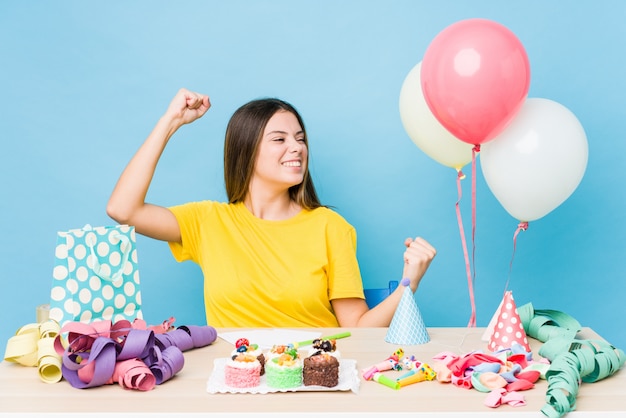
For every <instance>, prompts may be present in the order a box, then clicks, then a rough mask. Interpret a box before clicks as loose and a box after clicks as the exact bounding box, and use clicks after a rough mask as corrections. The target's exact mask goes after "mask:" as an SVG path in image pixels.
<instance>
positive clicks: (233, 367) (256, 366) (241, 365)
mask: <svg viewBox="0 0 626 418" xmlns="http://www.w3.org/2000/svg"><path fill="white" fill-rule="evenodd" d="M224 382H225V383H226V385H227V386H230V387H233V388H252V387H255V386H259V385H260V384H261V363H259V360H258V359H257V358H256V357H254V356H251V355H249V354H236V355H234V356H233V357H232V358H230V359H228V361H227V362H226V365H225V366H224Z"/></svg>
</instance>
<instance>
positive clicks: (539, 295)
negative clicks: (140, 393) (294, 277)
mask: <svg viewBox="0 0 626 418" xmlns="http://www.w3.org/2000/svg"><path fill="white" fill-rule="evenodd" d="M624 16H626V3H625V2H623V1H620V0H614V1H608V0H600V1H595V2H572V1H565V0H562V1H549V2H547V1H544V0H532V1H525V2H503V1H500V0H493V1H486V0H482V1H472V2H468V1H463V0H458V1H441V2H434V1H417V0H404V1H403V0H394V1H387V0H380V1H379V0H369V1H366V0H358V1H357V0H342V1H330V0H318V1H314V2H298V1H293V0H271V1H251V0H249V1H244V0H234V1H233V0H229V1H195V0H186V1H183V2H173V1H154V0H151V1H128V2H127V1H124V2H122V1H108V2H85V1H54V2H51V1H20V2H18V1H13V2H10V1H3V2H2V3H1V4H0V40H1V41H0V60H1V65H0V92H1V97H2V101H1V102H0V135H1V136H2V139H1V144H2V147H1V150H0V178H1V179H2V183H1V184H2V185H1V188H2V189H1V193H0V222H1V232H2V241H1V242H2V243H1V244H0V278H1V280H2V290H0V313H1V317H0V348H1V349H2V352H4V347H5V344H6V341H7V339H8V338H9V337H10V336H11V335H13V333H14V332H15V331H16V330H17V329H18V328H19V327H20V326H22V325H25V324H27V323H30V322H34V320H35V307H36V306H37V305H38V304H41V303H46V302H47V301H48V299H49V290H50V284H51V280H52V279H51V274H52V267H53V263H54V246H55V242H56V232H57V231H60V230H68V229H73V228H80V227H82V226H83V225H85V224H87V223H89V224H91V225H94V226H97V225H111V224H113V222H112V221H111V220H110V219H109V218H108V217H107V215H106V213H105V206H106V203H107V200H108V197H109V194H110V192H111V190H112V188H113V186H114V184H115V182H116V180H117V178H118V176H119V174H120V173H121V171H122V170H123V168H124V167H125V165H126V163H127V162H128V160H129V159H130V158H131V156H132V155H133V154H134V152H135V151H136V150H137V148H138V147H139V145H140V144H141V143H142V142H143V140H144V139H145V137H146V136H147V135H148V133H149V132H150V130H151V129H152V127H153V125H154V123H155V122H156V120H157V118H158V117H159V116H160V115H161V114H162V113H163V111H164V110H165V108H166V106H167V104H168V103H169V100H170V99H171V97H172V96H173V95H174V94H175V92H176V91H177V90H178V89H179V88H180V87H187V88H189V89H192V90H196V91H200V92H203V93H206V94H208V95H209V96H210V97H211V101H212V104H213V106H212V108H211V110H210V111H209V113H208V114H207V115H206V116H205V117H204V118H203V119H201V120H200V121H198V122H196V123H195V124H193V125H189V126H185V127H184V128H182V129H181V131H179V132H178V133H177V135H176V136H175V138H174V140H173V141H171V142H170V144H169V146H168V148H167V150H166V152H165V154H164V156H163V158H162V160H161V161H160V164H159V167H158V169H157V173H156V175H155V178H154V181H153V184H152V187H151V189H150V192H149V194H148V200H149V201H151V202H154V203H158V204H162V205H172V204H177V203H182V202H186V201H190V200H201V199H207V198H210V199H216V200H223V199H224V198H225V195H224V191H223V178H222V145H223V135H224V130H225V126H226V123H227V121H228V118H229V117H230V115H231V114H232V112H233V111H234V110H235V109H236V108H237V107H238V106H240V105H241V104H243V103H244V102H246V101H248V100H250V99H254V98H258V97H261V96H277V97H280V98H283V99H285V100H288V101H290V102H292V103H293V104H294V105H295V106H296V107H297V108H298V109H299V111H300V112H301V113H302V115H303V117H304V119H305V123H306V127H307V129H308V132H309V135H310V141H311V170H312V172H313V175H314V179H315V182H316V186H317V188H318V192H319V194H320V196H321V198H322V200H323V202H324V203H326V204H329V205H333V206H334V207H335V208H336V210H337V211H338V212H339V213H341V214H342V215H343V216H344V217H345V218H346V219H347V220H348V221H349V222H351V223H352V224H353V225H354V226H355V227H356V229H357V231H358V257H359V260H360V265H361V268H362V275H363V280H364V284H365V286H366V287H383V286H385V285H386V283H387V281H388V280H390V279H396V280H397V279H399V278H400V274H401V271H402V270H401V269H402V252H403V240H404V238H405V237H408V236H417V235H421V236H423V237H425V238H427V239H428V240H429V241H430V242H431V243H432V244H433V245H434V246H435V247H436V248H437V250H438V255H437V257H436V259H435V261H434V262H433V264H432V266H431V268H430V270H429V272H428V275H427V277H426V278H425V279H424V281H423V282H422V284H421V286H420V290H419V292H418V293H417V296H416V298H417V301H418V304H419V306H420V310H421V312H422V316H423V317H424V321H425V323H426V324H427V326H461V327H463V326H466V325H467V322H468V319H469V316H470V313H471V308H470V302H469V293H468V284H467V274H466V266H465V259H464V257H463V250H462V242H461V238H460V234H459V226H458V224H457V218H456V213H455V203H456V201H457V189H456V172H455V171H454V170H453V169H451V168H448V167H445V166H443V165H441V164H438V163H437V162H435V161H434V160H432V159H430V158H429V157H428V156H426V154H424V153H423V152H422V151H421V150H420V149H419V148H417V147H416V146H415V145H414V144H413V142H412V141H411V140H410V139H409V137H408V136H407V134H406V132H405V131H404V129H403V126H402V123H401V120H400V115H399V106H398V101H399V93H400V89H401V86H402V83H403V81H404V79H405V77H406V76H407V74H408V73H409V71H410V70H411V69H412V68H413V67H414V66H415V65H416V64H417V63H418V62H420V61H421V60H422V58H423V54H424V52H425V50H426V48H427V47H428V45H429V43H430V42H431V41H432V39H433V38H434V37H435V36H436V35H437V34H438V33H439V32H440V31H442V30H443V29H444V28H445V27H447V26H448V25H450V24H452V23H455V22H457V21H460V20H463V19H468V18H474V17H481V18H487V19H492V20H495V21H497V22H499V23H501V24H503V25H505V26H506V27H508V28H509V29H510V30H511V31H513V32H514V33H515V34H516V35H517V37H518V38H519V39H520V41H521V42H522V44H523V45H524V47H525V49H526V52H527V54H528V57H529V61H530V66H531V84H530V91H529V97H542V98H547V99H551V100H554V101H556V102H558V103H561V104H562V105H564V106H566V107H567V108H568V109H570V110H571V111H572V112H573V113H574V114H575V115H576V116H577V117H578V119H579V120H580V122H581V124H582V125H583V127H584V128H585V131H586V134H587V139H588V142H589V162H588V166H587V170H586V173H585V176H584V177H583V179H582V181H581V183H580V185H579V186H578V188H577V189H576V191H575V192H574V193H573V194H572V195H571V196H570V197H569V199H567V200H566V201H565V202H564V203H563V204H562V205H560V206H559V207H558V208H556V209H555V210H554V211H552V212H551V213H549V214H548V215H546V216H545V217H543V218H541V219H539V220H536V221H534V222H531V223H530V226H529V229H528V230H527V231H525V232H523V233H521V234H520V235H519V236H518V238H517V246H516V249H515V250H514V248H513V234H514V232H515V229H516V227H517V222H518V221H517V220H515V219H514V218H512V217H511V216H510V215H509V214H508V213H507V212H506V211H505V210H504V209H503V208H502V207H501V206H500V205H499V203H498V201H497V200H496V199H495V197H494V196H493V194H492V193H491V192H490V190H489V188H488V187H487V186H486V184H485V182H484V179H483V177H482V174H481V171H480V167H479V166H478V167H477V171H476V183H477V189H476V204H477V206H476V215H477V216H476V224H475V227H476V229H475V241H474V242H472V238H471V237H472V234H471V228H472V217H471V201H472V200H471V193H472V189H471V177H472V176H471V164H470V165H468V166H466V167H464V169H463V171H464V172H465V174H466V175H467V178H466V179H465V180H463V181H462V186H463V197H462V199H461V211H462V214H463V224H464V226H465V231H466V232H465V234H466V237H467V241H466V243H467V246H468V249H469V251H470V257H471V255H472V248H473V245H475V249H476V252H475V266H474V269H475V274H476V277H475V287H474V291H475V297H476V303H477V315H478V325H479V326H486V325H487V323H488V322H489V320H490V318H491V316H492V315H493V313H494V312H495V310H496V308H497V306H498V304H499V302H500V301H501V299H502V295H503V291H504V287H505V283H506V281H507V278H509V276H510V283H509V288H510V289H511V290H512V291H513V295H514V297H515V301H516V303H517V305H518V306H521V305H522V304H525V303H528V302H531V303H532V304H533V306H534V307H535V308H536V309H556V310H561V311H564V312H566V313H569V314H570V315H572V316H574V317H575V318H576V319H578V320H579V321H580V322H581V323H582V324H583V325H584V326H589V327H592V328H594V329H595V330H596V331H597V332H599V333H600V334H601V335H602V336H603V337H605V338H606V339H607V340H609V341H610V342H611V343H613V344H614V345H616V346H618V347H620V348H626V336H625V335H624V325H623V324H624V321H625V320H626V307H625V306H626V303H625V302H624V260H625V257H624V256H625V249H626V248H625V246H626V245H625V243H624V242H625V241H624V235H625V234H624V232H625V230H626V228H625V226H624V220H623V215H624V209H625V208H626V204H625V203H626V202H625V199H624V168H623V163H624V157H623V156H624V155H625V152H626V145H625V142H624V132H623V126H624V124H623V122H624V121H625V120H626V106H625V105H624V101H623V99H624V93H625V92H626V83H625V81H624V67H625V64H626V62H625V60H624V53H623V52H624V44H625V41H626V25H624V22H623V21H624ZM564 152H566V150H564ZM478 164H480V158H479V159H478ZM303 239H305V238H304V237H303ZM137 245H138V252H139V265H140V272H141V273H140V274H141V280H142V286H143V304H144V307H143V309H144V315H145V317H146V319H147V321H148V322H149V323H153V324H156V323H160V322H161V321H163V320H165V319H167V318H169V317H170V316H174V317H176V324H177V325H183V324H204V323H205V319H204V310H203V300H202V276H201V273H200V271H199V269H198V268H197V266H195V265H194V264H191V263H182V264H178V263H176V262H175V261H174V260H173V258H172V257H171V255H170V253H169V250H168V248H167V245H166V244H165V243H162V242H157V241H153V240H150V239H147V238H144V237H139V239H138V244H137ZM513 255H514V261H513V263H512V266H511V259H512V257H513ZM477 348H478V347H477Z"/></svg>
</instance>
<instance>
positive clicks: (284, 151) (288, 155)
mask: <svg viewBox="0 0 626 418" xmlns="http://www.w3.org/2000/svg"><path fill="white" fill-rule="evenodd" d="M307 161H308V149H307V146H306V143H305V138H304V131H303V130H302V126H300V124H299V123H298V119H296V117H295V115H294V114H293V113H291V112H287V111H284V110H281V111H278V112H276V113H275V114H274V116H272V117H271V118H270V120H269V121H268V122H267V125H266V126H265V130H264V131H263V137H262V138H261V142H260V143H259V149H258V153H257V157H256V163H255V170H254V178H253V181H254V184H255V185H257V184H263V185H264V186H266V187H270V188H274V189H277V190H279V191H286V190H287V189H288V188H289V187H291V186H295V185H297V184H300V183H302V181H303V179H304V173H305V172H306V166H307Z"/></svg>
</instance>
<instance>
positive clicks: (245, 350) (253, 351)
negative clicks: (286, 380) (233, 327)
mask: <svg viewBox="0 0 626 418" xmlns="http://www.w3.org/2000/svg"><path fill="white" fill-rule="evenodd" d="M237 354H248V355H250V356H253V357H256V359H257V360H258V361H259V363H260V364H261V376H263V375H264V374H265V355H264V354H263V352H262V351H261V349H260V348H259V346H258V345H257V344H250V341H248V339H247V338H239V339H238V340H237V341H235V349H234V350H233V351H232V352H231V353H230V355H231V357H232V356H235V355H237Z"/></svg>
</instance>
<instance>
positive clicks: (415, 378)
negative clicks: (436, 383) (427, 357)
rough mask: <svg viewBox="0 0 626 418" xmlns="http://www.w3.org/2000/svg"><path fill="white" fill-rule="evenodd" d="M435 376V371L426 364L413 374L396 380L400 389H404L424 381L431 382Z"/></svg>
mask: <svg viewBox="0 0 626 418" xmlns="http://www.w3.org/2000/svg"><path fill="white" fill-rule="evenodd" d="M435 376H436V373H435V371H434V370H433V369H432V368H431V367H430V366H429V365H427V364H423V365H422V367H420V368H419V370H417V371H415V373H413V374H410V375H409V374H408V373H407V375H404V376H401V377H399V378H398V379H397V383H398V384H399V385H400V387H404V386H407V385H410V384H413V383H418V382H423V381H425V380H433V379H434V378H435Z"/></svg>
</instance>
